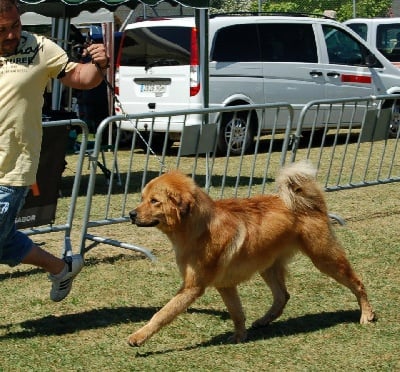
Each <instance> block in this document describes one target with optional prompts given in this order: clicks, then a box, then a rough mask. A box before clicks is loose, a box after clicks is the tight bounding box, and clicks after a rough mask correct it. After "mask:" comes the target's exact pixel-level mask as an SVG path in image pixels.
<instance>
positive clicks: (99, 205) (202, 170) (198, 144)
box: [81, 103, 293, 260]
mask: <svg viewBox="0 0 400 372" xmlns="http://www.w3.org/2000/svg"><path fill="white" fill-rule="evenodd" d="M224 113H232V115H233V118H235V117H236V116H239V115H241V117H242V118H243V117H246V127H245V131H244V132H243V133H242V134H244V135H246V134H247V132H248V131H250V130H251V129H250V123H251V120H252V119H254V113H257V117H258V120H264V119H265V118H268V122H269V128H270V131H269V134H268V135H263V133H261V131H260V130H259V132H258V133H256V136H255V138H256V139H255V142H254V146H252V148H251V151H248V152H247V153H245V152H244V149H243V151H242V152H241V153H240V154H238V155H234V156H232V155H231V154H230V152H229V148H230V147H229V145H230V144H231V142H232V137H231V138H230V139H229V142H230V143H229V145H228V148H227V151H226V153H224V154H223V155H219V154H218V153H217V151H216V146H217V142H216V141H217V140H216V139H217V138H218V135H219V133H220V132H221V130H222V128H221V126H222V124H221V123H222V117H223V114H224ZM244 113H245V115H244ZM188 115H200V117H202V118H203V123H202V124H199V125H185V123H186V117H187V116H188ZM177 117H183V118H184V120H182V123H183V124H182V129H181V133H180V138H179V146H175V147H174V146H172V147H171V148H169V147H170V146H169V145H170V142H169V140H168V139H169V134H170V133H169V131H168V129H167V131H166V132H165V133H164V134H163V138H162V140H161V141H160V140H159V139H158V141H157V143H156V141H155V137H154V136H153V135H154V131H153V128H154V126H155V125H157V121H156V120H158V119H160V118H163V120H164V122H168V123H169V122H172V121H173V119H176V118H177ZM126 120H129V122H130V123H131V124H132V131H133V138H132V141H131V144H130V147H129V148H128V149H125V150H123V149H122V148H121V146H120V142H121V136H122V134H123V131H121V129H120V126H121V121H126ZM144 120H145V121H146V123H147V125H148V129H149V132H148V133H149V136H146V139H145V138H143V137H142V135H141V134H140V132H139V131H137V130H135V128H137V127H140V125H141V123H142V122H143V121H144ZM292 123H293V109H292V107H291V106H290V105H288V104H287V103H276V104H265V105H252V106H248V105H245V106H235V107H227V108H223V109H221V108H211V109H201V110H193V111H190V112H187V111H174V112H165V113H153V114H138V115H127V116H121V115H120V116H113V117H110V118H107V119H105V120H104V121H103V122H102V123H101V124H100V126H99V127H98V130H97V133H96V140H95V147H94V149H93V153H92V155H91V157H90V178H89V185H88V191H87V198H86V208H85V212H84V213H85V216H84V220H83V224H82V225H83V227H82V238H81V252H82V254H84V253H85V252H86V251H87V250H89V249H91V248H93V247H94V246H96V245H97V244H99V243H106V244H110V245H113V246H116V247H120V248H125V249H130V250H134V251H138V252H141V253H143V254H145V255H146V256H147V257H148V258H150V259H152V260H153V259H154V256H153V255H152V253H151V252H149V251H148V250H147V249H144V248H142V247H139V246H137V245H134V244H132V243H126V242H121V241H117V240H115V239H110V238H107V237H103V236H101V235H99V234H98V233H97V234H95V233H89V230H90V231H93V230H95V228H97V227H100V226H104V225H110V224H116V223H123V222H125V223H126V222H129V216H128V213H129V211H130V210H131V209H133V207H135V206H136V205H137V204H138V203H139V201H140V192H141V190H142V188H143V187H144V185H145V184H146V183H147V182H148V181H150V180H151V179H152V178H155V177H156V176H158V175H160V174H161V173H162V172H164V171H166V170H172V169H179V170H181V171H182V172H184V173H186V174H190V175H191V176H192V177H193V178H195V180H196V182H197V183H198V184H200V185H201V186H204V188H205V189H206V191H207V192H208V193H209V194H211V195H212V196H213V197H217V198H218V197H219V198H221V197H236V196H245V197H247V196H250V195H251V194H258V193H264V192H265V191H266V190H267V189H270V191H271V186H270V185H271V184H273V182H271V181H273V180H274V175H275V174H276V173H277V171H278V169H279V168H280V167H281V166H282V165H283V164H284V162H285V161H286V149H287V148H288V146H289V142H288V141H289V140H290V132H291V129H292ZM109 125H112V126H113V131H112V132H114V136H115V139H114V142H115V146H114V148H113V151H112V152H107V153H105V156H106V158H107V157H108V158H109V161H108V162H109V164H110V165H109V170H110V174H109V178H108V183H107V188H106V190H104V192H102V193H101V196H100V197H98V196H99V195H96V192H95V191H96V188H97V189H98V188H99V187H101V185H102V183H103V185H104V181H102V180H100V181H99V177H98V176H99V174H97V171H96V168H97V166H98V159H99V154H100V153H101V150H102V145H101V141H102V138H103V134H104V132H105V131H106V130H107V128H108V127H109ZM258 127H259V128H260V126H258ZM242 129H243V128H242ZM282 132H283V133H282ZM145 141H146V142H147V143H145ZM160 143H161V144H162V146H160V148H157V150H158V151H159V152H157V153H156V152H155V151H154V150H155V149H156V147H158V146H155V145H156V144H157V145H159V144H160ZM153 145H154V146H153ZM153 148H154V150H153ZM106 160H107V159H106ZM94 205H95V208H94V207H93V206H94ZM87 241H89V242H90V244H89V245H87V244H86V242H87Z"/></svg>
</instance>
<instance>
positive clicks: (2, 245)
mask: <svg viewBox="0 0 400 372" xmlns="http://www.w3.org/2000/svg"><path fill="white" fill-rule="evenodd" d="M28 190H29V189H28V188H27V187H26V186H0V263H1V264H7V265H9V266H16V265H18V264H20V263H21V261H22V260H23V259H24V258H25V256H26V255H27V254H28V253H29V252H30V250H31V249H32V245H33V243H32V240H31V239H30V238H29V237H28V236H26V235H25V234H23V233H22V232H20V231H18V230H17V229H16V227H15V218H16V217H17V214H18V212H19V211H20V209H21V208H22V206H23V205H24V202H25V197H26V194H27V193H28Z"/></svg>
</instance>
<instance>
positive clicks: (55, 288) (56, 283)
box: [49, 254, 83, 302]
mask: <svg viewBox="0 0 400 372" xmlns="http://www.w3.org/2000/svg"><path fill="white" fill-rule="evenodd" d="M64 261H65V262H66V263H67V265H68V272H67V273H66V274H65V275H64V276H63V277H62V278H55V277H54V275H51V274H50V275H49V279H50V280H51V282H52V285H51V291H50V298H51V300H52V301H54V302H59V301H62V300H63V299H64V298H65V297H67V296H68V293H69V292H70V291H71V288H72V281H73V280H74V278H75V277H76V276H77V275H78V274H79V272H80V271H81V269H82V267H83V258H82V256H81V255H80V254H75V255H73V256H67V257H65V258H64Z"/></svg>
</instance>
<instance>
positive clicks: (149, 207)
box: [129, 171, 197, 232]
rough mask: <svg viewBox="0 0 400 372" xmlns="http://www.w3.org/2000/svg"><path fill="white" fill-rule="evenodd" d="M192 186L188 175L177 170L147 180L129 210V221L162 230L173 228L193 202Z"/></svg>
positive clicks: (193, 188)
mask: <svg viewBox="0 0 400 372" xmlns="http://www.w3.org/2000/svg"><path fill="white" fill-rule="evenodd" d="M196 188H197V186H196V185H195V183H194V182H193V180H192V179H191V178H189V177H187V176H185V175H184V174H182V173H180V172H178V171H171V172H168V173H165V174H163V175H161V176H159V177H157V178H155V179H153V180H151V181H150V182H149V183H148V184H147V185H146V186H145V187H144V189H143V192H142V201H141V203H140V204H139V205H138V206H137V207H136V208H135V209H133V210H132V211H131V212H129V216H130V218H131V220H132V223H134V224H136V225H137V226H141V227H143V226H144V227H148V226H156V227H158V228H159V229H160V230H161V231H164V232H168V231H172V230H174V229H176V228H177V227H178V226H179V224H181V222H182V221H183V219H184V218H185V216H187V215H188V214H189V213H190V211H191V209H192V207H193V206H194V204H195V194H196V192H195V190H196Z"/></svg>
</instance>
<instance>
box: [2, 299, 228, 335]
mask: <svg viewBox="0 0 400 372" xmlns="http://www.w3.org/2000/svg"><path fill="white" fill-rule="evenodd" d="M158 310H159V308H156V307H140V308H139V307H134V306H130V307H115V308H108V307H105V308H102V309H93V310H90V311H84V312H81V313H75V314H67V315H62V316H54V315H49V316H45V317H43V318H39V319H34V320H26V321H23V322H21V323H11V324H4V325H0V330H5V332H7V333H6V334H4V335H2V336H0V341H1V340H7V339H9V340H15V339H27V338H33V337H40V336H61V335H66V334H71V333H75V332H78V331H82V330H92V329H99V328H106V327H109V326H112V325H117V324H128V323H131V324H132V326H134V324H135V323H139V322H143V321H147V320H149V319H150V318H151V317H152V316H153V315H154V314H155V313H156V312H157V311H158ZM190 312H198V313H202V314H208V315H213V316H221V317H222V318H229V315H228V314H227V313H226V312H225V311H218V310H208V309H198V310H196V309H194V310H193V309H192V310H190ZM15 327H17V328H19V329H18V330H17V331H13V330H12V329H13V328H15ZM21 328H22V330H21Z"/></svg>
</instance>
